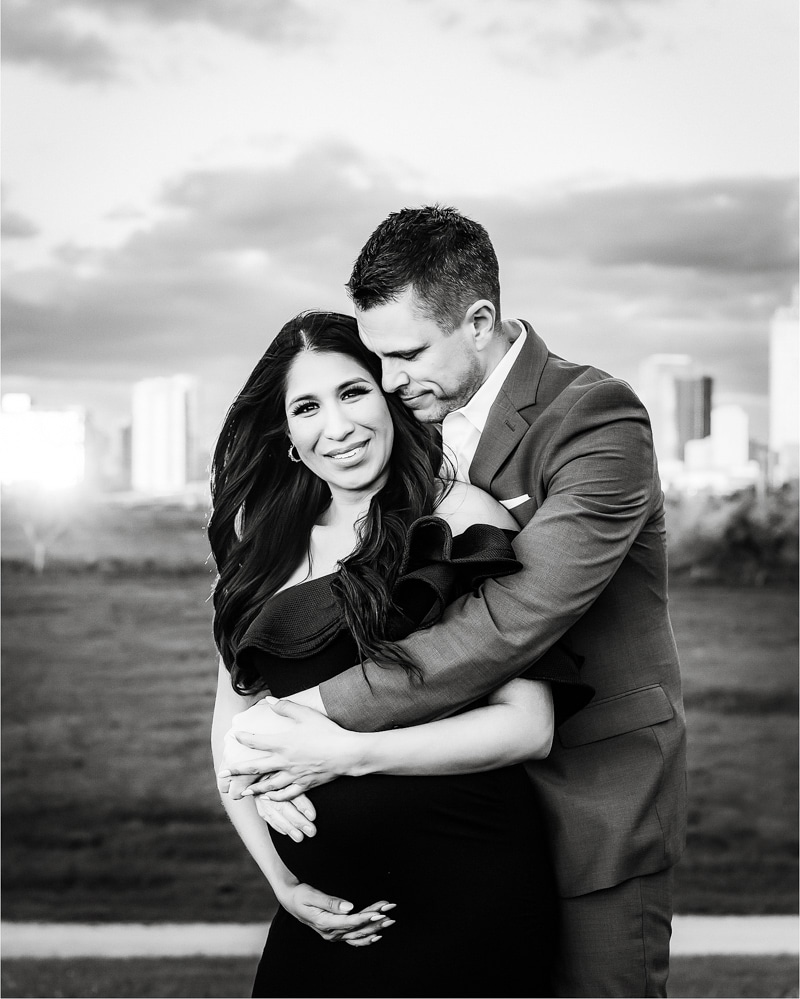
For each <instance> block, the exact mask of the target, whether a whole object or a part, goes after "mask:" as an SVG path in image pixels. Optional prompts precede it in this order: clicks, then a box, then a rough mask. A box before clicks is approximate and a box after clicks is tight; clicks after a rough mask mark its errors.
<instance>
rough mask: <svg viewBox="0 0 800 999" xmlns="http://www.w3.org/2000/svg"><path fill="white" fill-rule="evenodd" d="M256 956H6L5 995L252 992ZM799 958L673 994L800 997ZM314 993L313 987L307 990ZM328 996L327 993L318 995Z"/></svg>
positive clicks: (744, 966)
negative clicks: (66, 958)
mask: <svg viewBox="0 0 800 999" xmlns="http://www.w3.org/2000/svg"><path fill="white" fill-rule="evenodd" d="M255 964H256V962H255V961H253V960H242V959H233V958H214V959H209V958H206V959H197V958H180V959H177V958H176V959H169V960H166V959H163V958H161V959H158V960H146V959H145V960H142V959H137V960H116V961H102V960H88V959H82V960H72V961H63V960H49V961H28V960H14V961H6V962H4V964H3V969H2V994H3V995H4V996H5V997H7V999H12V997H15V996H30V997H34V996H46V997H51V999H60V997H62V996H79V997H93V996H99V997H102V996H118V997H120V999H122V997H126V996H131V997H140V999H149V997H153V999H172V997H174V996H185V997H188V999H206V997H211V996H217V997H227V999H231V997H235V996H249V995H250V989H251V986H252V981H253V975H254V973H255ZM313 974H314V973H313V969H298V979H299V980H304V976H309V977H306V978H305V980H306V981H311V982H313ZM797 977H798V970H797V959H796V958H791V957H758V958H756V957H746V958H745V957H714V958H707V957H703V958H696V957H684V958H674V959H673V961H672V966H671V970H670V978H669V994H670V996H671V997H672V999H680V997H685V999H689V997H698V996H719V997H725V999H739V997H743V996H754V997H757V999H767V997H772V996H797V995H798V989H797ZM305 994H306V995H308V996H312V995H314V994H315V993H314V991H313V986H312V987H311V988H309V991H308V992H306V993H305ZM317 994H318V995H324V994H325V993H324V992H323V991H320V992H318V993H317Z"/></svg>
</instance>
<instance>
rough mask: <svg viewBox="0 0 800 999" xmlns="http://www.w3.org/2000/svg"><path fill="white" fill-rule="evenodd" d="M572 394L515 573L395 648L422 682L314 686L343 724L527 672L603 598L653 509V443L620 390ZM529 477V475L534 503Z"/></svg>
mask: <svg viewBox="0 0 800 999" xmlns="http://www.w3.org/2000/svg"><path fill="white" fill-rule="evenodd" d="M574 394H575V402H574V403H573V405H572V406H571V407H569V408H568V409H567V411H566V413H565V415H564V417H563V419H562V420H561V421H560V423H559V424H558V426H557V429H556V431H555V432H554V433H553V434H552V437H551V440H550V442H549V444H548V445H547V447H546V449H545V452H544V454H543V455H542V458H541V469H542V470H543V472H542V471H541V470H540V472H539V474H540V475H542V481H541V482H540V483H539V486H538V489H539V491H541V490H543V491H544V493H545V499H544V501H543V502H542V503H541V505H540V506H539V508H538V510H537V511H536V513H535V514H534V516H533V517H532V519H531V521H530V522H529V523H528V525H527V526H526V527H525V528H524V529H523V530H522V531H521V532H520V533H519V534H518V535H517V537H516V539H515V540H514V543H513V545H514V550H515V553H516V556H517V558H518V559H519V561H520V562H521V563H522V566H523V568H522V569H521V570H520V571H519V572H518V573H516V574H514V575H512V576H508V577H506V578H503V579H488V580H486V582H485V583H484V584H483V585H482V587H481V588H480V590H479V591H478V592H477V593H476V594H468V595H466V596H464V597H461V598H459V599H458V600H456V601H455V602H454V603H453V604H451V605H450V606H449V607H448V608H447V610H446V611H445V614H444V616H443V617H442V619H441V621H440V622H439V623H437V624H435V625H433V627H431V628H429V629H426V630H423V631H418V632H415V633H414V634H412V635H410V636H409V637H408V638H406V639H404V640H403V641H402V642H400V643H398V646H399V648H400V649H401V651H402V652H403V654H404V655H405V656H406V657H407V658H409V659H411V660H412V661H413V662H414V663H416V664H417V665H418V666H419V668H420V670H421V671H422V675H423V678H424V682H422V683H420V682H416V683H415V682H414V681H413V679H409V677H408V675H407V674H406V672H405V671H404V670H400V669H397V668H382V667H379V666H377V665H376V664H374V663H371V662H369V663H365V664H364V668H363V669H362V667H361V666H357V667H354V668H353V669H350V670H347V671H345V672H344V673H341V674H340V675H338V676H336V677H333V678H332V679H331V680H328V681H326V682H325V683H324V684H322V686H321V688H320V692H321V695H322V699H323V703H324V704H325V708H326V710H327V712H328V714H329V715H330V717H331V718H333V719H334V720H335V721H337V722H338V723H339V724H340V725H343V726H344V727H346V728H350V729H354V730H358V731H375V730H378V729H384V728H390V727H393V726H401V725H410V724H415V723H418V722H422V721H428V720H430V719H432V718H437V717H440V716H442V715H446V714H450V713H452V712H453V711H454V710H458V709H459V708H462V707H464V706H466V705H468V704H470V703H472V702H473V701H475V700H476V699H477V698H479V697H481V696H483V695H484V694H486V693H488V692H489V691H490V690H493V689H495V688H496V687H498V686H500V685H501V684H502V683H505V682H506V681H507V680H510V679H511V678H512V677H515V676H519V675H521V674H522V673H524V672H525V671H526V670H528V668H529V667H530V666H531V665H532V664H533V663H535V662H536V660H537V659H539V658H540V657H541V656H542V655H543V654H544V653H545V652H546V651H547V650H548V649H549V648H550V647H551V646H552V645H553V644H554V643H555V642H556V641H557V640H558V639H559V638H560V637H561V636H562V635H563V634H564V632H565V631H566V630H567V629H568V628H570V627H571V626H572V625H573V624H574V623H575V622H576V621H577V620H578V619H579V618H580V617H581V616H582V615H583V614H584V613H585V612H586V610H587V609H588V608H589V607H590V606H591V604H592V603H593V602H594V601H595V600H596V599H597V597H598V596H599V594H600V593H601V592H602V590H603V588H604V587H605V586H606V584H607V583H608V582H609V580H610V579H611V577H612V576H613V575H614V573H615V572H616V570H617V569H618V567H619V565H620V563H621V562H622V560H623V559H624V558H625V555H626V554H627V552H628V551H629V549H630V547H631V545H632V544H633V542H634V540H635V538H636V536H637V534H638V533H639V531H640V530H641V529H642V527H643V525H644V523H645V522H646V520H647V518H648V516H649V513H650V510H651V507H652V503H653V499H654V496H653V493H654V489H655V488H656V485H657V482H658V479H657V476H655V474H654V462H655V459H654V454H653V445H652V436H651V432H650V424H649V420H648V417H647V413H646V411H645V410H644V407H643V406H642V404H641V403H640V402H639V400H638V399H637V398H636V396H635V395H634V393H633V391H632V390H631V389H630V388H629V387H628V386H627V385H625V384H624V383H623V382H620V381H617V380H615V379H608V380H604V381H598V382H594V383H592V384H590V385H588V386H585V387H583V389H582V390H577V389H575V390H574ZM532 432H535V431H532ZM536 474H537V472H536V470H535V469H531V470H530V481H531V483H532V488H531V494H533V491H534V490H533V484H534V482H535V476H536Z"/></svg>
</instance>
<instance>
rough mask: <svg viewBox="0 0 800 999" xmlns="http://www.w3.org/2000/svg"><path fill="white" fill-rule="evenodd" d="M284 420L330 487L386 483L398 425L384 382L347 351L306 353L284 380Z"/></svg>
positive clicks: (300, 451) (368, 487) (362, 487)
mask: <svg viewBox="0 0 800 999" xmlns="http://www.w3.org/2000/svg"><path fill="white" fill-rule="evenodd" d="M285 406H286V423H287V427H288V431H289V437H290V439H291V441H292V443H293V444H294V446H295V448H296V449H297V453H298V455H299V456H300V460H301V461H303V462H304V463H305V464H306V465H307V466H308V468H310V469H311V471H312V472H314V474H315V475H318V476H319V477H320V478H321V479H323V480H324V481H325V482H327V483H328V485H329V486H330V487H331V490H332V491H334V490H336V489H340V490H347V491H351V490H352V491H363V490H370V491H374V490H377V489H380V488H381V486H383V485H384V483H385V482H386V478H387V476H388V469H389V458H390V456H391V453H392V445H393V443H394V425H393V424H392V417H391V414H390V413H389V407H388V406H387V404H386V399H385V397H384V394H383V392H382V391H381V388H380V386H379V385H378V384H377V382H376V381H375V379H374V378H373V377H372V375H370V373H369V372H368V371H367V369H366V368H365V367H363V366H362V365H361V364H359V363H358V361H356V360H354V359H353V358H352V357H348V355H347V354H332V353H327V352H326V353H321V352H317V351H309V350H307V351H304V352H303V353H302V354H298V356H297V357H296V358H295V360H294V361H293V362H292V366H291V367H290V369H289V374H288V377H287V379H286V399H285Z"/></svg>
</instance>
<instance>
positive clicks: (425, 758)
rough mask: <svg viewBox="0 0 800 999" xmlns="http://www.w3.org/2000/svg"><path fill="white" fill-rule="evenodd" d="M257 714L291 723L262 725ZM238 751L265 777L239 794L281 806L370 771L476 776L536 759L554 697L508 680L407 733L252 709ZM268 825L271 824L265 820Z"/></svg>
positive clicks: (546, 742)
mask: <svg viewBox="0 0 800 999" xmlns="http://www.w3.org/2000/svg"><path fill="white" fill-rule="evenodd" d="M263 712H270V713H274V714H278V715H280V716H282V721H284V722H285V720H292V721H294V722H295V723H296V724H294V725H286V724H285V723H283V724H281V726H279V727H276V726H263V725H261V724H260V720H261V716H262V713H263ZM248 721H250V722H251V726H250V728H249V729H248V728H246V727H245V728H242V729H241V730H239V731H237V733H236V734H237V738H238V739H239V741H240V742H242V743H243V744H244V745H245V746H249V747H250V748H252V749H255V750H259V751H260V752H261V753H263V755H262V756H261V757H259V758H257V759H253V760H252V761H251V762H250V764H249V765H248V767H246V768H243V770H242V771H241V772H243V773H253V774H259V773H262V774H263V773H267V774H270V776H269V777H267V778H264V779H262V780H260V781H258V782H257V783H254V784H252V785H251V786H250V787H249V788H248V789H247V790H246V791H245V792H244V793H245V794H246V795H249V794H268V795H269V797H270V798H271V799H272V800H273V801H286V800H289V799H293V798H295V797H297V795H298V794H300V793H302V792H304V791H305V790H307V789H309V788H312V787H316V786H318V785H319V784H321V783H325V782H327V781H329V780H332V779H334V778H336V777H343V776H349V777H360V776H364V775H365V774H370V773H385V774H398V775H403V776H412V775H423V776H432V775H437V774H456V773H475V772H477V771H482V770H494V769H497V768H498V767H504V766H509V765H511V764H512V763H520V762H522V761H523V760H530V759H543V758H544V757H545V756H547V755H548V753H549V752H550V747H551V746H552V742H553V729H554V725H553V696H552V693H551V690H550V684H549V683H547V682H544V681H541V680H523V679H514V680H509V681H508V683H505V684H503V686H502V687H499V688H498V689H497V690H496V691H494V693H492V694H491V695H489V703H488V704H487V705H485V706H483V707H479V708H472V709H470V710H469V711H465V712H463V713H462V714H459V715H453V716H451V717H449V718H442V719H439V720H438V721H433V722H426V723H424V724H421V725H413V726H411V727H409V728H401V729H389V730H386V731H381V732H353V731H350V730H348V729H344V728H340V727H339V726H338V725H337V724H336V723H335V722H333V721H331V720H330V719H329V718H327V717H326V716H325V715H323V714H321V713H320V712H318V711H314V710H313V709H312V708H307V707H303V706H301V705H298V704H295V703H293V702H292V701H289V700H283V701H278V702H277V703H274V704H272V705H268V704H263V703H262V704H259V705H257V706H256V707H255V708H253V709H252V712H251V719H248V718H247V714H245V715H243V716H241V717H240V719H239V722H240V724H241V725H243V726H246V725H247V723H248ZM270 821H271V819H270Z"/></svg>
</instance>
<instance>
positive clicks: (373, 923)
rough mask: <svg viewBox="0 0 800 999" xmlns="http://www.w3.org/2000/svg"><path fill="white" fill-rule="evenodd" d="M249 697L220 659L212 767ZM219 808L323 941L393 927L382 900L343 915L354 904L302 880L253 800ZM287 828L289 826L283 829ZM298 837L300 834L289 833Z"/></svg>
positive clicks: (228, 800) (352, 939)
mask: <svg viewBox="0 0 800 999" xmlns="http://www.w3.org/2000/svg"><path fill="white" fill-rule="evenodd" d="M253 701H254V699H253V698H252V697H249V698H248V697H241V696H240V695H239V694H237V693H236V691H234V689H233V688H232V686H231V683H230V677H229V675H228V672H227V670H226V669H225V666H224V664H223V663H222V661H221V660H220V665H219V674H218V677H217V697H216V701H215V704H214V717H213V721H212V724H211V752H212V756H213V759H214V769H215V770H217V769H218V768H219V767H220V765H221V761H222V753H223V746H224V741H225V734H226V733H227V731H228V729H229V728H230V725H231V720H232V719H233V717H234V715H236V714H238V713H239V712H240V711H242V710H244V709H246V708H247V707H248V706H250V705H252V703H253ZM220 797H221V799H222V804H223V807H224V808H225V811H226V812H227V813H228V817H229V818H230V820H231V822H232V823H233V826H234V828H235V829H236V831H237V833H238V834H239V836H240V837H241V840H242V842H243V843H244V845H245V846H246V847H247V850H248V852H249V853H250V856H251V857H252V858H253V860H255V862H256V864H258V866H259V868H260V869H261V871H262V873H263V874H264V877H265V878H266V879H267V881H269V883H270V885H271V886H272V890H273V891H274V892H275V896H276V898H277V899H278V901H279V902H280V903H281V905H282V906H283V907H284V908H285V909H286V910H287V911H288V912H290V913H291V914H292V915H293V916H294V917H295V918H296V919H298V920H299V921H300V922H302V923H305V924H306V925H308V926H310V927H311V928H312V929H314V930H316V932H317V933H319V934H320V936H321V937H323V938H324V939H325V940H331V941H335V940H342V941H344V942H345V943H348V944H351V945H352V946H354V947H363V946H366V945H368V944H370V943H373V942H374V941H375V939H376V936H375V931H376V930H377V929H383V928H385V927H386V926H389V925H391V922H392V921H391V920H387V918H386V917H385V915H384V914H383V913H384V912H385V911H386V907H387V906H388V907H389V908H391V907H392V906H390V905H389V903H387V902H385V901H381V902H376V903H375V904H374V905H371V906H368V907H367V908H366V909H363V910H362V911H360V912H356V913H352V914H350V915H347V914H346V913H348V912H350V910H351V909H352V908H353V906H352V903H350V902H346V901H345V900H343V899H340V898H335V897H333V896H330V895H325V894H324V893H323V892H320V891H317V890H316V889H315V888H312V887H311V886H310V885H306V884H302V883H301V882H300V881H299V880H298V879H297V878H296V877H295V876H294V874H292V872H291V871H290V870H289V868H288V867H287V866H286V865H285V864H284V863H283V861H282V860H281V859H280V857H279V856H278V853H277V851H276V849H275V846H274V844H273V842H272V838H271V837H270V834H269V828H268V827H267V824H266V822H264V821H263V819H262V818H261V817H260V816H259V814H258V812H257V811H256V806H255V802H254V801H253V800H252V799H251V798H244V799H242V798H240V799H238V800H237V799H234V798H233V797H231V795H229V794H221V795H220ZM286 831H287V832H289V831H290V830H289V829H288V828H287V830H286ZM293 838H295V839H302V835H295V836H293Z"/></svg>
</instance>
